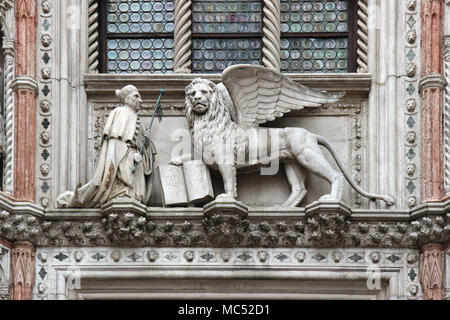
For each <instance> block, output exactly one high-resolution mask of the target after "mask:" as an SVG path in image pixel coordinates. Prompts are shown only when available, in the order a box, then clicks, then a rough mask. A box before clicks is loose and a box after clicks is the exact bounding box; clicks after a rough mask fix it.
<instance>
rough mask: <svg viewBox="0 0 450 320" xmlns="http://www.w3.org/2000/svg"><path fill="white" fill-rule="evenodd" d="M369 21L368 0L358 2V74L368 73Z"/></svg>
mask: <svg viewBox="0 0 450 320" xmlns="http://www.w3.org/2000/svg"><path fill="white" fill-rule="evenodd" d="M368 20H369V11H368V6H367V0H358V40H357V44H358V50H357V53H358V59H357V63H358V72H360V73H365V72H368V70H369V67H368V64H369V57H368V52H369V28H368V26H367V21H368Z"/></svg>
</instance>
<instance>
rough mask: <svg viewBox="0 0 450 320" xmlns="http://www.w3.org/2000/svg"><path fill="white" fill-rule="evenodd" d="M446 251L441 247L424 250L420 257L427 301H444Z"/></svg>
mask: <svg viewBox="0 0 450 320" xmlns="http://www.w3.org/2000/svg"><path fill="white" fill-rule="evenodd" d="M444 270H445V269H444V251H443V247H442V246H440V245H435V244H431V245H428V246H425V247H424V248H423V252H422V254H421V255H420V283H421V284H422V289H423V295H424V299H425V300H442V299H443V297H444V294H443V282H444Z"/></svg>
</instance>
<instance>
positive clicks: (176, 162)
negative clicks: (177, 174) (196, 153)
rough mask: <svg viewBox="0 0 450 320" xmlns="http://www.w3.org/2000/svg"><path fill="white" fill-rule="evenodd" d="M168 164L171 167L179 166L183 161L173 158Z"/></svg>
mask: <svg viewBox="0 0 450 320" xmlns="http://www.w3.org/2000/svg"><path fill="white" fill-rule="evenodd" d="M169 164H171V165H173V166H181V165H182V164H183V160H181V158H180V157H175V158H172V160H170V162H169Z"/></svg>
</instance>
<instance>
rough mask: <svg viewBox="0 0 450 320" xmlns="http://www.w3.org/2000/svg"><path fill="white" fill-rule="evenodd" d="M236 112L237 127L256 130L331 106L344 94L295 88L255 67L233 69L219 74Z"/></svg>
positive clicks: (241, 66)
mask: <svg viewBox="0 0 450 320" xmlns="http://www.w3.org/2000/svg"><path fill="white" fill-rule="evenodd" d="M222 82H223V83H224V85H225V86H226V88H227V89H228V92H229V93H230V96H231V99H232V100H233V103H234V105H235V107H236V111H237V123H239V124H246V125H252V126H255V125H256V126H258V125H260V124H262V123H265V122H267V121H272V120H275V118H276V117H282V116H283V115H284V114H285V113H287V112H290V111H292V110H301V109H303V108H304V107H320V106H321V105H323V104H326V103H333V102H336V101H338V100H339V99H340V98H341V97H343V96H344V93H326V92H322V91H319V90H315V89H311V88H308V87H306V86H303V85H301V84H298V83H296V82H294V81H292V80H290V79H289V78H288V77H286V76H284V75H282V74H281V73H279V72H276V71H273V70H271V69H268V68H265V67H262V66H257V65H248V64H245V65H235V66H231V67H228V68H227V69H225V70H224V72H223V74H222Z"/></svg>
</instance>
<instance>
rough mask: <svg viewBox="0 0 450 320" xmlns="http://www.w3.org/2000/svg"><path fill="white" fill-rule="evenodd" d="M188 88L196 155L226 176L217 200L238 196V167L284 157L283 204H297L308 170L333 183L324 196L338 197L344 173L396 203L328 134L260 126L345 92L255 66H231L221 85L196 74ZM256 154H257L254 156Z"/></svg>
mask: <svg viewBox="0 0 450 320" xmlns="http://www.w3.org/2000/svg"><path fill="white" fill-rule="evenodd" d="M185 91H186V118H187V120H188V123H189V127H190V130H191V136H192V140H193V145H194V156H197V157H201V159H202V160H203V161H204V162H205V163H206V164H207V165H208V166H210V167H211V168H213V169H216V170H218V171H219V172H220V174H221V176H222V178H223V182H224V189H225V193H223V194H221V195H218V196H217V197H216V199H224V200H225V199H235V198H236V197H237V187H236V173H237V172H241V171H248V170H252V169H253V170H254V169H255V168H261V167H264V166H267V165H268V164H269V163H271V162H273V161H280V162H281V163H282V164H283V165H284V167H285V169H286V170H285V171H286V175H287V179H288V182H289V184H290V186H291V194H290V196H289V198H288V199H287V200H286V201H285V202H284V203H283V204H282V206H290V207H294V206H297V205H299V204H300V202H301V201H302V199H303V197H304V196H305V195H306V188H305V177H306V175H305V170H307V171H310V172H312V173H314V174H316V175H317V176H319V177H321V178H324V179H325V180H327V181H328V182H329V183H330V184H331V192H330V193H329V194H326V195H324V196H322V197H321V198H320V200H323V201H333V202H334V201H340V200H341V198H342V196H343V188H344V177H345V179H347V181H348V182H349V183H350V184H351V186H352V187H353V188H354V189H355V190H356V191H357V192H358V193H360V194H361V195H363V196H365V197H368V198H370V199H380V200H383V201H384V202H386V203H387V204H388V205H393V204H394V199H393V198H392V197H390V196H385V195H378V194H372V193H368V192H366V191H364V190H362V189H361V188H360V187H359V186H358V185H357V184H356V183H355V182H354V180H353V179H352V178H351V177H350V174H349V173H348V172H347V170H346V169H345V168H344V167H343V165H342V163H341V162H340V161H339V160H338V158H337V155H336V152H335V151H334V149H333V147H332V146H331V144H330V143H329V142H328V141H327V140H326V139H325V138H323V137H321V136H318V135H316V134H313V133H311V132H309V131H307V130H305V129H302V128H281V129H280V128H267V127H259V125H260V124H263V123H266V122H268V121H272V120H275V118H277V117H282V116H283V115H284V114H285V113H287V112H290V111H292V110H301V109H303V108H305V107H319V106H321V105H323V104H325V103H333V102H336V101H338V100H339V99H340V98H341V97H342V96H343V94H342V93H326V92H322V91H318V90H314V89H311V88H308V87H306V86H303V85H300V84H297V83H295V82H294V81H292V80H290V79H289V78H287V77H286V76H284V75H282V74H281V73H279V72H276V71H274V70H271V69H268V68H265V67H261V66H255V65H235V66H231V67H229V68H227V69H226V70H225V71H224V72H223V74H222V83H221V84H219V85H215V84H214V83H213V82H211V81H209V80H205V79H201V78H197V79H194V80H193V81H192V82H191V84H189V85H188V86H187V87H186V90H185ZM255 137H265V138H256V139H255ZM273 138H276V139H273ZM319 146H324V147H325V148H326V149H328V151H329V152H330V153H331V154H332V156H333V158H334V159H335V161H336V163H337V165H338V167H339V168H340V169H341V171H342V173H341V172H339V171H336V170H335V169H333V167H332V166H331V165H330V163H328V161H327V160H326V159H325V157H324V155H323V154H322V151H321V150H320V148H319ZM262 149H265V150H269V149H270V153H269V152H266V153H264V152H262V153H261V152H259V151H260V150H262ZM252 154H253V155H255V154H257V156H256V157H255V156H253V157H252V156H251V155H252ZM261 154H262V155H263V156H261ZM265 154H266V155H265ZM264 155H265V156H264ZM191 159H192V155H191V154H184V155H182V156H180V157H174V158H173V159H172V160H171V162H170V163H171V164H172V165H181V164H182V163H184V162H186V161H189V160H191Z"/></svg>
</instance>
